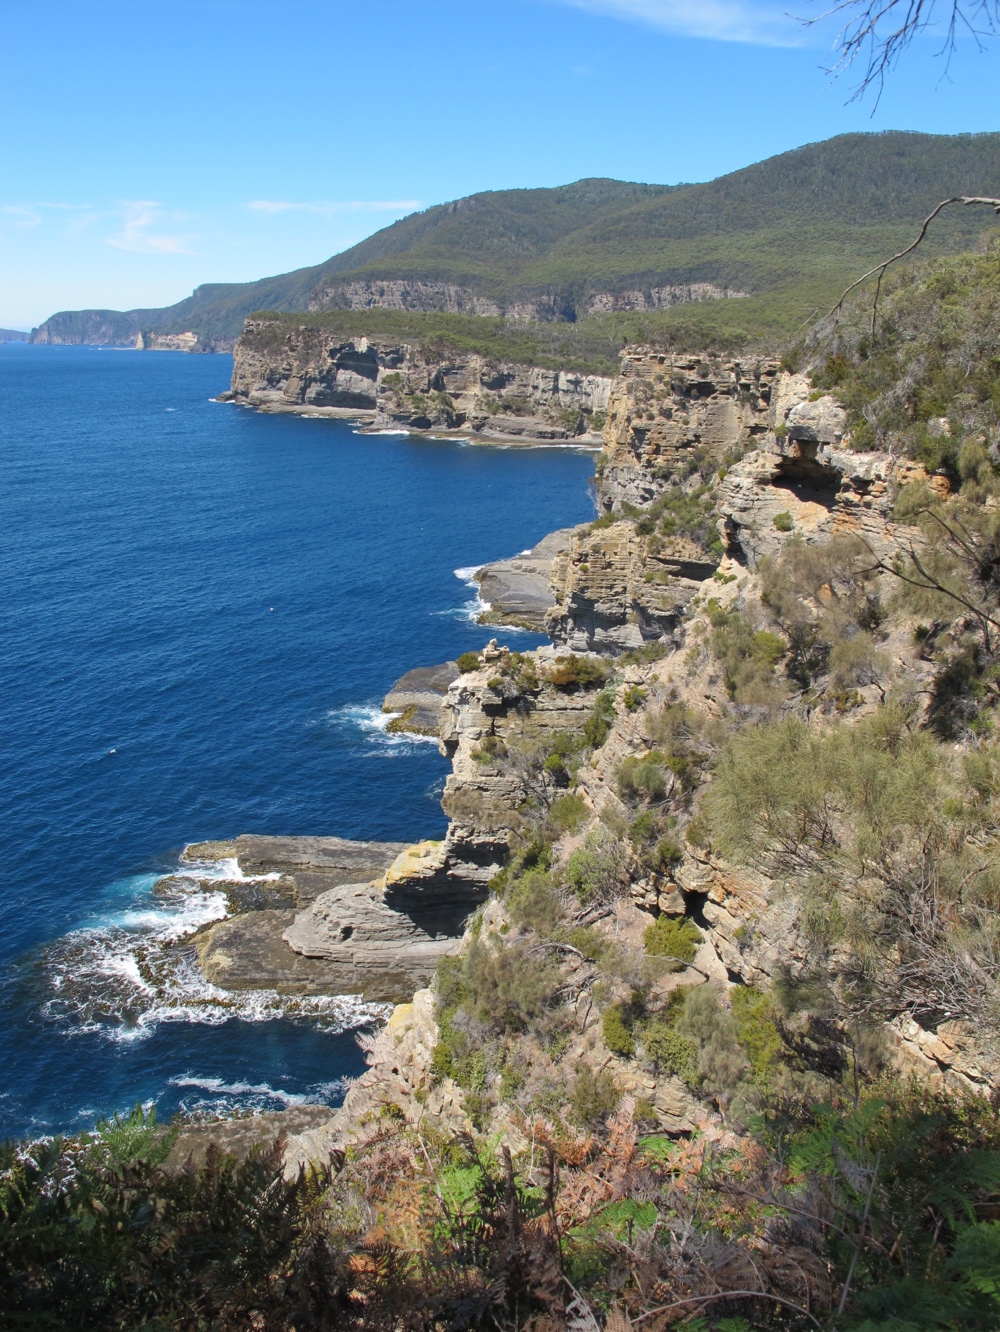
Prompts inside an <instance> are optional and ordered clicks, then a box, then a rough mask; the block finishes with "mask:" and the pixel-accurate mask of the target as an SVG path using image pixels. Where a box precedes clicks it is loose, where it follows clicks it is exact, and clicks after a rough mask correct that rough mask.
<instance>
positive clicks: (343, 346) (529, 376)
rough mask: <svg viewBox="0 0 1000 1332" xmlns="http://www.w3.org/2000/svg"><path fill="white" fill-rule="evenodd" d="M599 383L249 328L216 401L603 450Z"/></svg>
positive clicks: (415, 349) (304, 332)
mask: <svg viewBox="0 0 1000 1332" xmlns="http://www.w3.org/2000/svg"><path fill="white" fill-rule="evenodd" d="M611 382H612V381H611V380H610V379H609V378H607V377H606V376H601V375H586V374H580V373H577V372H575V371H566V370H549V369H542V368H540V367H538V366H527V365H522V364H519V363H515V362H508V361H503V360H500V359H497V358H493V357H486V356H482V355H480V354H478V353H474V352H459V351H449V350H443V351H442V350H441V349H440V348H436V347H426V348H425V347H422V346H420V345H417V344H414V343H409V342H401V341H398V342H397V341H387V340H384V339H383V340H375V339H371V338H364V337H359V338H351V339H347V340H344V339H342V338H338V337H336V336H334V335H332V334H330V333H328V332H325V331H324V330H323V329H322V328H321V327H317V326H316V325H315V324H311V323H304V324H302V325H300V326H297V327H295V328H293V329H292V331H291V332H289V331H287V328H286V321H285V320H281V319H277V320H274V319H268V318H267V317H266V316H260V317H254V318H251V319H248V320H247V322H246V325H245V327H244V329H243V332H242V334H241V335H240V339H239V341H238V343H237V344H236V348H235V351H234V353H233V377H232V384H231V387H230V389H229V391H228V392H226V393H223V394H220V396H219V401H222V402H235V403H237V404H239V405H241V406H247V407H254V408H256V409H257V410H258V411H265V412H292V413H295V414H297V415H302V416H315V417H322V416H328V417H333V418H338V419H347V420H354V421H357V422H358V424H359V425H360V426H361V427H362V428H363V429H365V430H370V431H372V432H374V433H376V434H377V433H378V432H380V431H397V430H398V431H409V432H413V433H415V434H425V433H428V432H433V433H434V434H435V435H442V436H444V437H449V436H452V437H456V438H464V439H471V440H473V441H478V442H482V443H503V444H532V445H537V444H541V443H547V444H573V445H575V446H577V447H585V448H594V449H597V448H600V447H601V443H602V439H603V435H602V431H603V428H604V422H605V419H606V415H607V408H608V402H609V398H610V392H611Z"/></svg>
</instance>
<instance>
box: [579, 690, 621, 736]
mask: <svg viewBox="0 0 1000 1332" xmlns="http://www.w3.org/2000/svg"><path fill="white" fill-rule="evenodd" d="M614 720H615V698H614V693H613V692H612V691H611V690H610V689H602V690H601V692H600V693H599V694H598V695H597V698H596V699H595V700H594V707H593V711H592V712H591V714H590V716H589V717H588V718H587V720H586V721H585V722H584V724H583V738H584V739H585V740H586V742H587V744H588V745H590V747H591V748H592V749H600V748H601V746H602V745H603V744H604V742H605V740H607V738H608V732H609V731H610V730H611V727H612V725H613V724H614Z"/></svg>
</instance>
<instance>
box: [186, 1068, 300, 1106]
mask: <svg viewBox="0 0 1000 1332" xmlns="http://www.w3.org/2000/svg"><path fill="white" fill-rule="evenodd" d="M170 1085H171V1086H172V1087H193V1088H195V1089H196V1090H198V1091H207V1092H216V1093H219V1092H221V1093H223V1094H225V1095H228V1096H247V1095H254V1096H266V1097H268V1098H269V1099H270V1100H272V1101H280V1102H281V1103H282V1105H305V1103H306V1101H307V1100H308V1099H309V1098H308V1097H307V1096H306V1095H305V1093H304V1092H286V1091H282V1090H281V1088H280V1087H269V1086H268V1084H267V1083H266V1082H259V1083H257V1082H224V1081H223V1080H222V1078H195V1077H191V1076H190V1075H185V1076H184V1077H181V1078H171V1079H170Z"/></svg>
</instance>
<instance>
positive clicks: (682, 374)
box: [597, 347, 780, 513]
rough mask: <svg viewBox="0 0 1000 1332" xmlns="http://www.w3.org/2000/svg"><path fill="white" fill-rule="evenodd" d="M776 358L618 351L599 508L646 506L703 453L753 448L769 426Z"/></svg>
mask: <svg viewBox="0 0 1000 1332" xmlns="http://www.w3.org/2000/svg"><path fill="white" fill-rule="evenodd" d="M779 374H780V370H779V366H778V363H777V362H776V361H769V360H748V361H723V360H718V359H716V358H710V359H701V358H698V357H672V356H668V355H665V354H664V353H662V352H656V351H654V350H652V349H650V348H648V347H637V348H629V349H627V350H626V351H625V352H624V353H623V355H622V368H621V375H620V377H619V378H618V379H616V380H615V381H614V386H613V391H612V394H611V399H610V403H609V406H608V420H607V424H606V426H605V430H604V458H602V460H601V462H600V466H599V469H598V477H597V493H598V502H599V504H600V506H601V508H602V509H603V510H604V511H605V512H608V513H610V512H612V511H618V510H620V509H621V506H622V504H626V503H627V504H633V505H635V506H637V507H638V506H641V505H644V504H648V503H649V501H650V500H652V499H654V498H655V497H656V495H658V494H659V493H660V492H661V491H662V490H663V489H664V487H665V486H666V485H667V484H668V482H669V481H670V479H671V477H673V476H674V475H676V474H677V473H678V472H680V473H681V474H683V473H684V472H685V471H686V470H688V469H689V468H693V467H695V466H696V465H697V463H698V461H699V460H700V458H702V457H707V458H711V459H715V460H716V461H718V462H721V461H722V460H723V458H725V457H726V455H727V454H729V453H732V452H738V451H743V450H745V449H747V448H750V447H753V444H754V442H755V441H756V440H757V439H758V438H760V437H761V436H763V435H764V434H765V433H766V432H767V430H768V427H769V425H771V424H772V420H773V418H772V410H771V398H772V394H773V392H774V388H775V383H776V381H777V379H778V376H779Z"/></svg>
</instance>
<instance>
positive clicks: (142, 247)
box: [108, 199, 194, 254]
mask: <svg viewBox="0 0 1000 1332" xmlns="http://www.w3.org/2000/svg"><path fill="white" fill-rule="evenodd" d="M121 217H122V223H121V229H120V230H119V231H118V232H117V233H116V234H115V235H114V236H109V237H108V244H109V245H113V246H114V247H115V249H116V250H130V251H132V253H133V254H193V253H194V251H192V250H191V249H190V248H189V239H190V238H189V237H187V236H182V235H178V234H176V233H175V234H173V235H171V234H168V233H167V232H164V231H153V230H151V228H152V227H159V226H162V225H163V220H164V219H163V214H162V209H161V206H160V205H159V204H158V203H154V202H152V201H151V200H146V199H136V200H131V201H129V202H127V203H124V204H123V205H122V213H121ZM173 220H174V221H176V220H178V219H177V218H176V216H175V217H174V219H173Z"/></svg>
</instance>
